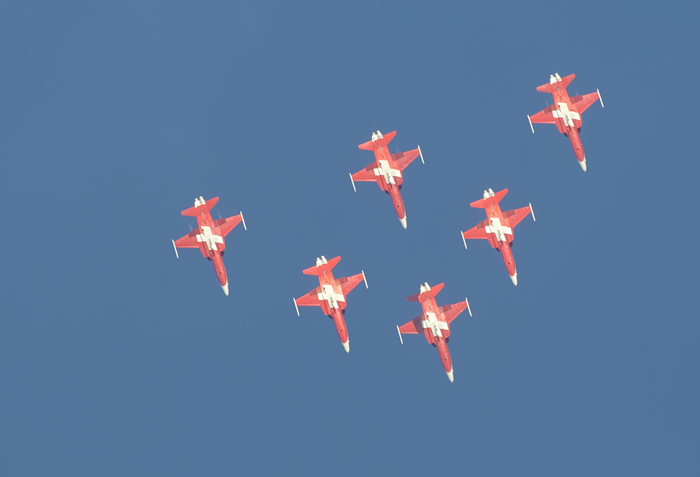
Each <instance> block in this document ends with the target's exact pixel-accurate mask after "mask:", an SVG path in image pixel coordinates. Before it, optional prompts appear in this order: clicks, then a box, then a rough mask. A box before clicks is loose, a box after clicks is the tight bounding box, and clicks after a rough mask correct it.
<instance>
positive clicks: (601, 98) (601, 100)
mask: <svg viewBox="0 0 700 477" xmlns="http://www.w3.org/2000/svg"><path fill="white" fill-rule="evenodd" d="M596 91H597V92H598V99H599V100H600V105H601V106H602V107H605V105H604V104H603V97H602V96H601V95H600V90H599V89H596Z"/></svg>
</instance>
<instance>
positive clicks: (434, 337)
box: [396, 283, 472, 382]
mask: <svg viewBox="0 0 700 477" xmlns="http://www.w3.org/2000/svg"><path fill="white" fill-rule="evenodd" d="M444 286H445V284H444V283H440V284H439V285H435V286H434V287H433V288H430V285H428V284H427V283H424V284H423V285H421V286H420V293H417V294H415V295H411V296H409V297H408V298H406V300H407V301H417V302H419V303H420V304H421V306H422V307H423V313H421V314H420V316H417V317H415V318H414V319H412V320H411V321H409V322H408V323H406V324H405V325H403V326H397V327H396V329H398V330H399V339H400V340H401V344H403V337H402V336H401V335H402V334H419V333H423V334H424V335H425V339H426V340H428V343H430V344H431V345H433V346H435V347H436V348H437V350H438V353H440V361H442V367H443V368H445V372H446V373H447V377H448V378H449V380H450V382H454V380H455V377H454V368H453V367H452V358H450V351H449V350H448V349H447V342H448V341H450V323H452V321H453V320H454V319H455V318H457V316H458V315H459V314H460V313H462V312H463V311H464V309H465V308H466V309H467V310H469V316H472V310H471V308H469V301H468V300H467V299H466V298H465V299H464V301H460V302H459V303H455V304H454V305H445V306H440V307H439V306H437V302H436V301H435V296H436V295H437V294H438V293H440V290H442V287H444Z"/></svg>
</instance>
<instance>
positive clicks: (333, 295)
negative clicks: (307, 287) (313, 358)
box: [294, 255, 369, 353]
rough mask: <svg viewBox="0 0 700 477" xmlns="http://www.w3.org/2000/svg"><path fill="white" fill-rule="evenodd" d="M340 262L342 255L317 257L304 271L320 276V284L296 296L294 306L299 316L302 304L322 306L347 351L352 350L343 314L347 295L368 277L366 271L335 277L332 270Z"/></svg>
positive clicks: (305, 273) (306, 273)
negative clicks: (298, 296) (314, 263)
mask: <svg viewBox="0 0 700 477" xmlns="http://www.w3.org/2000/svg"><path fill="white" fill-rule="evenodd" d="M338 262H340V255H338V256H337V257H335V258H332V259H330V260H326V257H324V256H323V255H321V256H320V257H319V258H317V259H316V265H315V266H313V267H309V268H307V269H306V270H304V271H303V272H302V273H304V275H316V276H317V277H318V282H319V286H318V287H317V288H314V289H313V290H311V291H310V292H309V293H307V294H306V295H304V296H302V297H301V298H294V307H295V308H296V310H297V316H299V307H300V306H320V307H321V309H322V310H323V313H325V314H326V315H328V316H329V317H330V318H331V319H332V320H333V323H335V329H336V330H337V331H338V338H340V342H341V343H343V348H345V351H346V352H347V353H349V352H350V338H348V328H347V327H346V326H345V320H344V319H343V315H344V314H345V307H346V305H347V304H346V303H345V296H346V295H347V294H348V293H350V291H351V290H352V289H353V288H355V287H356V286H357V285H359V284H360V282H363V281H364V282H365V287H366V288H369V287H368V286H367V279H366V278H365V272H364V271H362V273H358V274H357V275H353V276H351V277H345V278H338V279H335V278H333V273H332V272H331V270H332V269H333V267H335V266H336V265H337V264H338Z"/></svg>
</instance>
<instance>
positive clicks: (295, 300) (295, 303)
mask: <svg viewBox="0 0 700 477" xmlns="http://www.w3.org/2000/svg"><path fill="white" fill-rule="evenodd" d="M292 300H294V308H296V310H297V316H301V315H300V314H299V307H298V306H297V299H296V298H292Z"/></svg>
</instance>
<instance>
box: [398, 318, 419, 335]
mask: <svg viewBox="0 0 700 477" xmlns="http://www.w3.org/2000/svg"><path fill="white" fill-rule="evenodd" d="M422 318H423V314H422V313H421V314H420V315H419V316H416V317H415V318H413V319H412V320H411V321H409V322H408V323H406V324H404V325H401V326H399V331H401V334H405V335H417V334H420V333H422V332H423V325H421V319H422Z"/></svg>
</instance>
